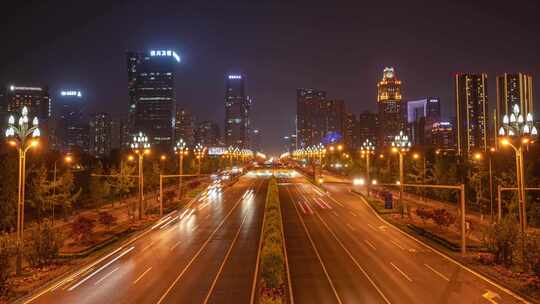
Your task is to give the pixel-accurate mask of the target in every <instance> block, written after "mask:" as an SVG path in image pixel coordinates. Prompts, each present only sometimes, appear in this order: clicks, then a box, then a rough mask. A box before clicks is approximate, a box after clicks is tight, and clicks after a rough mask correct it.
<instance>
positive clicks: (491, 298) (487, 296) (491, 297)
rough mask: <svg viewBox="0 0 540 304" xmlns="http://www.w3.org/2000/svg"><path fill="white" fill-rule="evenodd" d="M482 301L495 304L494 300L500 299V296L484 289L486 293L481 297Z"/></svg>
mask: <svg viewBox="0 0 540 304" xmlns="http://www.w3.org/2000/svg"><path fill="white" fill-rule="evenodd" d="M482 297H484V299H486V300H488V301H489V302H490V303H493V304H497V301H495V299H500V298H501V296H499V294H498V293H496V292H493V291H491V290H489V289H486V292H485V293H484V294H483V295H482Z"/></svg>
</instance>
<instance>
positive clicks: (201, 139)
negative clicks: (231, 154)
mask: <svg viewBox="0 0 540 304" xmlns="http://www.w3.org/2000/svg"><path fill="white" fill-rule="evenodd" d="M219 137H220V134H219V126H218V124H217V123H215V122H213V121H208V120H207V121H202V122H200V123H198V124H197V128H196V129H195V142H196V143H200V144H201V145H203V146H205V147H216V146H219V142H220V140H219Z"/></svg>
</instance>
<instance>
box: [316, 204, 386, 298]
mask: <svg viewBox="0 0 540 304" xmlns="http://www.w3.org/2000/svg"><path fill="white" fill-rule="evenodd" d="M315 215H316V216H317V218H318V219H319V220H320V221H321V222H322V223H323V225H324V227H326V230H328V232H330V234H331V235H332V237H333V238H334V239H335V240H336V241H337V243H338V244H339V246H340V247H341V248H343V250H345V252H346V253H347V255H348V256H349V258H350V259H351V260H352V261H353V263H354V265H356V267H357V268H358V269H359V270H360V271H361V272H362V274H363V275H364V276H365V277H366V278H367V279H368V280H369V282H370V283H371V286H373V288H375V289H376V290H377V292H378V293H379V295H380V296H381V298H383V300H384V302H386V303H388V304H390V300H388V298H387V297H386V296H385V295H384V293H383V292H382V290H381V289H380V288H379V286H377V284H375V281H373V279H372V278H371V277H370V276H369V274H368V273H367V271H366V270H365V269H364V268H363V267H362V265H360V263H358V261H357V260H356V258H355V257H354V256H353V254H352V253H351V251H350V250H349V249H348V248H347V247H346V246H345V245H344V244H343V242H342V241H341V240H340V239H339V238H338V236H337V235H336V233H335V232H334V231H333V230H332V229H330V226H328V224H327V223H326V221H325V220H324V219H323V218H322V217H321V216H320V215H319V214H318V213H316V214H315Z"/></svg>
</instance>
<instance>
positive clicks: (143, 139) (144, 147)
mask: <svg viewBox="0 0 540 304" xmlns="http://www.w3.org/2000/svg"><path fill="white" fill-rule="evenodd" d="M131 149H133V152H135V154H137V155H138V157H139V220H140V219H142V205H143V200H144V196H143V195H144V194H143V193H144V171H143V160H144V155H145V154H150V143H149V142H148V137H147V136H146V135H145V134H144V133H143V132H139V133H138V134H135V135H134V136H133V142H132V143H131Z"/></svg>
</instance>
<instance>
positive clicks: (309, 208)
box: [304, 201, 313, 214]
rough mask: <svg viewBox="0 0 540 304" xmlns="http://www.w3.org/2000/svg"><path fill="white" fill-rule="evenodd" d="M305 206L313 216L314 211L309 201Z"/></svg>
mask: <svg viewBox="0 0 540 304" xmlns="http://www.w3.org/2000/svg"><path fill="white" fill-rule="evenodd" d="M304 206H306V209H307V210H308V212H309V214H313V209H311V207H310V206H309V204H308V202H307V201H306V202H304Z"/></svg>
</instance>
